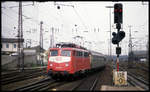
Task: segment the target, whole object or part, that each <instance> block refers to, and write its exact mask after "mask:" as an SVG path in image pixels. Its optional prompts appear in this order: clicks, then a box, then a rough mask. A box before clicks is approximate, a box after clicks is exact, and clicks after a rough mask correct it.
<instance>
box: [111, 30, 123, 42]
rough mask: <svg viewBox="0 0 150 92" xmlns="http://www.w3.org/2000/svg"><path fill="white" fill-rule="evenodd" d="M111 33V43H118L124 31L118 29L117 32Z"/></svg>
mask: <svg viewBox="0 0 150 92" xmlns="http://www.w3.org/2000/svg"><path fill="white" fill-rule="evenodd" d="M112 35H113V38H112V43H113V44H118V43H119V42H120V41H121V40H122V39H123V38H124V37H125V32H124V31H119V32H118V33H115V32H113V33H112Z"/></svg>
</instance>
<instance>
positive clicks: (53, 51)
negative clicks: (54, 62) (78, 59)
mask: <svg viewBox="0 0 150 92" xmlns="http://www.w3.org/2000/svg"><path fill="white" fill-rule="evenodd" d="M50 56H58V51H57V50H51V51H50Z"/></svg>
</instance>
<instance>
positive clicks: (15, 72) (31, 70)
mask: <svg viewBox="0 0 150 92" xmlns="http://www.w3.org/2000/svg"><path fill="white" fill-rule="evenodd" d="M45 69H46V68H45ZM38 71H42V69H25V70H24V71H23V72H21V71H19V70H13V71H9V72H8V71H7V73H3V72H2V76H1V78H2V79H5V78H8V77H13V76H17V75H20V74H22V73H32V72H38Z"/></svg>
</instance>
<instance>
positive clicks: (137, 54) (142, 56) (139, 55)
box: [133, 50, 148, 61]
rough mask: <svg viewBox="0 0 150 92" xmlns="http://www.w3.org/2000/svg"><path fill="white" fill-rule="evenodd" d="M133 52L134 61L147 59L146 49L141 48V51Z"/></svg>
mask: <svg viewBox="0 0 150 92" xmlns="http://www.w3.org/2000/svg"><path fill="white" fill-rule="evenodd" d="M133 54H134V60H135V61H146V60H147V54H148V53H147V51H146V50H145V51H144V50H141V51H133Z"/></svg>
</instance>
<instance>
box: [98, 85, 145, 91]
mask: <svg viewBox="0 0 150 92" xmlns="http://www.w3.org/2000/svg"><path fill="white" fill-rule="evenodd" d="M100 91H144V89H142V88H140V87H132V86H126V87H117V86H108V85H102V87H101V89H100Z"/></svg>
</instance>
